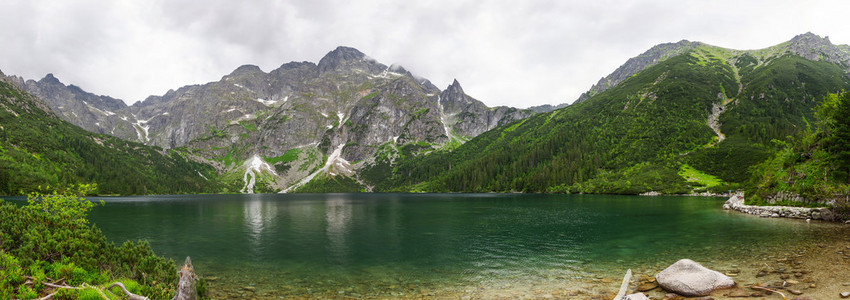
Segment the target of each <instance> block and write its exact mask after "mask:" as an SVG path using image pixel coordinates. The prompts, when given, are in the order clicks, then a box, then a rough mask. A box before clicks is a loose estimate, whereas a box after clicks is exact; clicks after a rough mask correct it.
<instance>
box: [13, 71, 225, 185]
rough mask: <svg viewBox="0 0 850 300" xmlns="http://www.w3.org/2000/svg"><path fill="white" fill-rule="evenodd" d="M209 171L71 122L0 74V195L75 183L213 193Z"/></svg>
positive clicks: (16, 81) (185, 157) (176, 155)
mask: <svg viewBox="0 0 850 300" xmlns="http://www.w3.org/2000/svg"><path fill="white" fill-rule="evenodd" d="M50 77H52V76H50ZM48 80H51V78H48ZM73 90H74V88H73V87H72V88H71V91H72V92H73ZM90 100H91V99H90ZM113 104H114V103H113ZM215 173H216V172H215V169H214V168H212V167H211V166H209V165H207V164H203V163H199V162H197V161H196V159H195V158H194V157H193V156H192V155H187V154H186V153H179V152H176V151H169V150H163V149H161V148H158V147H149V146H145V145H142V144H139V143H134V142H127V141H124V140H121V139H118V138H115V137H110V136H106V135H100V134H95V133H91V132H88V131H86V130H83V129H82V128H79V127H77V126H75V125H72V124H70V123H68V122H66V121H64V120H62V119H60V118H59V117H58V116H56V115H55V114H54V113H53V112H52V111H51V110H50V109H49V108H48V107H47V105H46V103H44V102H43V101H42V100H41V99H39V98H37V97H35V96H33V95H31V94H28V93H27V92H25V91H23V89H22V87H21V86H20V80H19V78H15V77H7V76H5V75H4V74H3V73H2V72H0V195H26V194H27V193H30V192H42V193H45V192H54V191H60V192H61V191H62V189H65V188H70V187H71V186H72V185H76V184H97V190H96V192H98V193H102V194H124V195H130V194H149V193H155V194H166V193H169V194H178V193H210V192H219V191H221V190H220V188H221V185H220V184H219V182H217V181H216V180H211V179H210V178H214V177H215Z"/></svg>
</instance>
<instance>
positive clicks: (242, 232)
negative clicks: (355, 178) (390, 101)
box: [88, 193, 850, 299]
mask: <svg viewBox="0 0 850 300" xmlns="http://www.w3.org/2000/svg"><path fill="white" fill-rule="evenodd" d="M88 199H89V200H93V201H100V200H103V201H104V202H105V205H103V206H97V207H96V208H94V210H93V211H92V212H91V214H90V220H92V222H93V223H94V224H95V225H96V226H97V227H98V228H100V229H101V230H102V231H103V232H104V234H106V236H107V237H108V238H109V239H110V240H112V241H114V242H115V243H119V244H120V243H122V242H123V241H125V240H132V241H136V240H148V241H150V243H151V246H152V247H153V249H154V250H155V251H156V253H157V254H159V255H163V256H166V257H169V258H172V259H174V260H175V261H176V262H177V263H182V262H183V260H184V259H185V258H186V257H187V256H190V257H191V258H192V262H193V263H194V267H195V270H196V272H197V273H198V274H199V275H201V276H202V277H204V278H205V280H206V283H207V286H208V289H209V294H210V295H211V296H212V297H213V298H215V299H224V298H258V299H275V298H290V297H306V298H463V297H470V298H498V297H506V298H514V297H528V298H565V299H573V298H579V299H581V298H593V297H609V298H608V299H610V297H611V296H613V295H614V294H616V292H617V289H618V287H619V284H620V282H621V280H622V276H623V275H624V274H625V272H626V270H627V269H632V271H633V272H634V273H635V278H639V277H640V276H644V275H648V276H652V275H654V274H655V273H656V272H658V271H660V270H662V269H664V268H665V267H666V266H668V265H670V264H672V263H674V262H675V261H676V260H678V259H681V258H690V259H693V260H695V261H698V262H700V263H702V264H703V265H705V266H706V267H709V268H712V269H715V270H718V271H721V272H724V273H731V274H732V275H733V276H735V277H733V278H735V280H736V281H738V282H739V284H741V283H742V282H756V281H758V280H760V279H761V278H757V277H756V276H755V274H756V272H757V271H758V269H760V268H766V267H769V268H780V267H783V266H785V265H787V267H788V268H789V269H791V268H806V267H808V268H815V269H818V268H819V267H817V266H813V265H806V264H805V263H804V261H805V262H806V263H808V262H809V261H812V260H817V259H814V258H812V259H810V260H805V257H808V256H807V255H809V254H811V253H813V251H815V252H816V251H817V250H818V249H822V248H826V249H831V248H829V247H840V246H841V245H844V244H840V245H839V243H845V244H846V240H847V233H846V232H847V230H846V227H845V226H844V225H843V224H835V223H826V222H814V221H812V222H806V221H803V220H787V219H768V218H759V217H755V216H750V215H744V214H741V213H737V212H728V211H724V210H722V208H721V206H722V204H723V202H724V201H725V200H726V199H725V198H717V197H688V196H657V197H654V196H609V195H538V194H368V193H364V194H254V195H178V196H137V197H90V198H88ZM827 251H832V250H827ZM833 253H834V252H833ZM848 253H850V250H848ZM836 260H838V261H840V262H841V263H843V264H844V268H845V269H846V264H847V263H846V262H845V261H842V260H841V257H840V256H838V258H836ZM831 265H834V264H831ZM812 272H813V273H815V272H816V270H814V271H812ZM811 276H814V275H811ZM822 277H829V276H827V274H822ZM767 278H768V277H764V279H763V281H765V282H769V281H770V280H772V279H767ZM848 281H850V280H848ZM654 293H656V294H657V295H663V293H662V292H661V291H660V289H656V291H655V292H654ZM658 293H662V294H658ZM650 294H651V295H653V294H652V292H650Z"/></svg>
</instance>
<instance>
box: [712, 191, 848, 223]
mask: <svg viewBox="0 0 850 300" xmlns="http://www.w3.org/2000/svg"><path fill="white" fill-rule="evenodd" d="M723 209H725V210H734V211H738V212H741V213H745V214H750V215H757V216H760V217H763V218H790V219H804V220H823V221H836V216H835V214H834V213H833V212H832V210H831V209H829V208H825V207H795V206H758V205H747V204H745V203H744V195H743V194H742V193H738V194H735V195H732V197H730V198H729V200H726V202H725V203H724V204H723Z"/></svg>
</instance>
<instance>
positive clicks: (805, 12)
mask: <svg viewBox="0 0 850 300" xmlns="http://www.w3.org/2000/svg"><path fill="white" fill-rule="evenodd" d="M848 12H850V1H800V0H790V1H784V0H782V1H777V0H769V1H767V0H765V1H742V0H735V1H717V0H713V1H688V0H669V1H626V0H619V1H608V0H605V1H602V0H591V1H567V0H552V1H535V0H515V1H506V0H503V1H487V0H472V1H466V0H445V1H444V0H440V1H398V0H376V1H351V0H340V1H336V0H303V1H302V0H295V1H268V0H263V1H244V0H243V1H234V0H204V1H194V0H193V1H177V0H143V1H116V0H102V1H98V0H93V1H68V0H58V1H50V0H38V1H32V0H3V1H2V2H0V70H2V71H3V72H4V73H6V74H7V75H18V76H22V77H24V78H26V79H36V80H37V79H40V78H42V77H44V75H45V74H47V73H53V74H54V75H56V77H58V78H59V79H60V80H62V81H63V82H64V83H65V84H75V85H78V86H80V87H82V88H83V89H85V90H87V91H90V92H93V93H95V94H103V95H109V96H113V97H116V98H121V99H123V100H124V101H125V102H127V103H128V104H131V103H133V102H136V101H139V100H143V99H144V98H145V97H147V96H148V95H152V94H153V95H161V94H164V93H165V92H166V91H168V90H169V89H176V88H179V87H181V86H184V85H189V84H201V83H206V82H210V81H217V80H219V79H221V77H222V76H223V75H226V74H228V73H230V72H231V71H233V70H234V69H235V68H237V67H238V66H240V65H243V64H254V65H258V66H260V68H262V69H263V70H264V71H266V72H269V71H271V70H273V69H275V68H277V67H279V66H280V65H281V64H283V63H286V62H290V61H311V62H318V61H319V59H321V57H322V56H324V55H325V54H326V53H327V52H329V51H331V50H333V49H334V48H336V47H337V46H340V45H345V46H351V47H354V48H357V49H359V50H360V51H362V52H364V53H366V55H369V56H371V57H373V58H375V59H376V60H378V61H380V62H382V63H384V64H387V65H389V64H393V63H397V64H400V65H402V66H404V67H405V68H406V69H407V70H409V71H410V72H412V73H413V74H415V75H418V76H421V77H425V78H428V79H430V80H431V81H432V82H433V83H434V84H436V85H437V86H439V87H440V88H445V87H446V86H447V85H449V84H450V83H451V81H452V79H455V78H457V79H458V81H460V83H461V85H463V87H464V90H465V91H466V93H467V94H470V95H471V96H473V97H475V98H478V99H479V100H482V101H484V102H485V103H486V104H488V105H491V106H494V105H510V106H516V107H528V106H531V105H539V104H546V103H548V104H558V103H564V102H572V101H574V100H575V99H576V98H577V97H578V96H579V95H580V94H581V93H582V92H584V91H586V90H587V89H588V88H589V87H590V86H591V85H592V84H594V83H596V81H598V80H599V78H601V77H603V76H606V75H608V74H609V73H611V72H612V71H614V69H615V68H617V67H618V66H620V65H621V64H623V63H624V62H625V61H626V60H627V59H629V58H630V57H633V56H636V55H638V54H640V53H642V52H643V51H645V50H647V49H649V48H650V47H652V46H653V45H656V44H659V43H665V42H676V41H679V40H682V39H687V40H691V41H701V42H706V43H709V44H713V45H717V46H722V47H727V48H734V49H757V48H764V47H768V46H772V45H775V44H778V43H781V42H784V41H787V40H789V39H791V38H792V37H793V36H794V35H797V34H800V33H804V32H807V31H811V32H813V33H815V34H818V35H821V36H829V37H830V40H831V41H832V42H833V43H835V44H850V30H848V28H850V25H848V24H850V23H848V22H847V15H848Z"/></svg>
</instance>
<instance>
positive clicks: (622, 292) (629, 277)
mask: <svg viewBox="0 0 850 300" xmlns="http://www.w3.org/2000/svg"><path fill="white" fill-rule="evenodd" d="M630 280H632V269H629V270H628V271H626V276H623V283H622V284H620V292H618V293H617V296H614V300H623V299H624V298H626V292H628V291H629V281H630Z"/></svg>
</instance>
